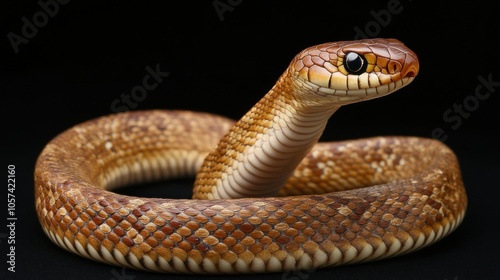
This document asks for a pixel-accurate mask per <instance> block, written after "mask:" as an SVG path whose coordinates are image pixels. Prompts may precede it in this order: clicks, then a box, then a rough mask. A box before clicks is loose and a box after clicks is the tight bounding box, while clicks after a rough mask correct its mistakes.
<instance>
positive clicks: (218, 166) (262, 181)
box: [193, 73, 339, 199]
mask: <svg viewBox="0 0 500 280" xmlns="http://www.w3.org/2000/svg"><path fill="white" fill-rule="evenodd" d="M297 88H298V87H296V86H295V85H293V84H292V83H291V81H290V80H289V79H288V77H287V73H285V74H284V75H283V76H282V77H281V78H280V80H279V81H278V83H276V85H275V86H274V87H273V88H272V89H271V90H270V91H269V92H268V93H267V94H266V95H265V96H264V97H263V98H262V99H261V100H260V101H259V102H258V103H257V104H256V105H255V106H254V107H252V109H250V111H248V112H247V113H246V114H245V115H244V116H243V117H242V118H241V119H240V120H239V121H238V122H237V123H236V124H235V125H234V126H233V127H232V128H231V129H230V131H229V132H228V133H227V134H226V135H225V136H224V137H223V138H222V139H221V140H220V142H219V144H218V145H217V147H216V148H215V149H214V150H213V151H212V152H211V153H210V154H209V155H208V156H207V157H206V158H205V161H204V163H203V164H202V166H201V168H200V170H199V172H198V174H197V176H196V180H195V186H194V188H195V191H194V193H195V195H194V196H193V198H197V199H217V198H241V197H265V196H274V195H276V194H277V193H278V191H279V190H280V189H281V187H282V186H283V185H284V183H285V182H286V180H287V179H288V178H289V177H290V176H291V175H292V173H293V171H294V170H295V168H296V167H297V165H298V164H299V163H300V161H301V160H302V159H303V158H304V156H306V154H307V153H308V152H309V151H310V150H311V149H312V147H313V146H314V145H315V144H316V143H317V142H318V140H319V138H320V136H321V134H322V133H323V131H324V129H325V126H326V123H327V121H328V119H329V118H330V116H331V115H332V114H333V113H334V112H335V111H336V110H337V109H338V108H339V106H332V105H330V106H328V107H326V106H317V105H316V106H304V105H303V104H304V102H296V100H297V96H296V94H298V92H295V91H296V90H297Z"/></svg>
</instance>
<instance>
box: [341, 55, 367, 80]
mask: <svg viewBox="0 0 500 280" xmlns="http://www.w3.org/2000/svg"><path fill="white" fill-rule="evenodd" d="M344 66H345V69H346V70H347V72H348V73H349V74H353V75H359V74H361V73H363V72H365V71H366V67H367V66H368V63H367V62H366V59H365V58H364V57H363V56H362V55H360V54H357V53H354V52H350V53H347V54H346V55H345V58H344Z"/></svg>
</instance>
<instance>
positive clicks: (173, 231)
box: [35, 39, 466, 273]
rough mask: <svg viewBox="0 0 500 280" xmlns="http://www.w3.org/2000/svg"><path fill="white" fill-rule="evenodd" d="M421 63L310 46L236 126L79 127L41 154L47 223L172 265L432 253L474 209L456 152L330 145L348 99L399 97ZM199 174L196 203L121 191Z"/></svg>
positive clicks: (39, 193)
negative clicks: (326, 136) (326, 138)
mask: <svg viewBox="0 0 500 280" xmlns="http://www.w3.org/2000/svg"><path fill="white" fill-rule="evenodd" d="M418 69H419V65H418V60H417V57H416V55H415V54H414V53H413V52H412V51H411V50H409V49H408V48H407V47H406V46H404V45H403V44H402V43H401V42H399V41H397V40H395V39H370V40H361V41H344V42H335V43H326V44H321V45H317V46H314V47H310V48H307V49H305V50H304V51H302V52H301V53H299V54H298V55H297V56H296V57H295V58H294V59H293V60H292V62H291V64H290V66H289V67H288V69H287V70H286V71H285V72H284V73H283V75H282V76H281V77H280V78H279V80H278V81H277V83H276V84H275V86H274V87H273V88H272V89H271V90H270V91H269V93H267V95H265V96H264V97H263V98H262V99H261V100H260V101H259V102H258V103H257V104H256V105H255V106H254V107H253V108H252V109H251V110H250V111H249V112H248V113H247V114H246V115H245V116H243V118H242V119H241V120H239V121H238V122H236V123H235V122H233V121H232V120H228V119H225V118H223V117H219V116H215V115H211V114H206V113H195V112H190V111H160V110H157V111H155V110H153V111H137V112H128V113H120V114H115V115H110V116H105V117H101V118H98V119H94V120H90V121H87V122H85V123H83V124H79V125H77V126H75V127H73V128H71V129H69V130H67V131H66V132H64V133H62V134H60V135H59V136H57V137H56V138H54V139H53V140H52V141H51V142H50V143H49V144H47V146H46V147H45V149H44V150H43V151H42V153H41V155H40V156H39V159H38V161H37V164H36V170H35V203H36V210H37V214H38V218H39V220H40V223H41V225H42V228H43V230H44V231H45V233H46V234H47V235H48V237H49V238H50V239H51V240H52V241H53V242H55V243H56V244H57V245H59V246H61V247H62V248H64V249H66V250H69V251H71V252H74V253H76V254H79V255H82V256H84V257H87V258H91V259H94V260H97V261H101V262H105V263H109V264H114V265H120V266H125V267H129V268H135V269H142V270H149V271H158V272H180V273H250V272H273V271H283V270H291V269H310V268H316V267H327V266H335V265H341V264H348V263H355V262H361V261H370V260H378V259H382V258H387V257H391V256H395V255H399V254H402V253H407V252H411V251H414V250H416V249H419V248H422V247H423V246H426V245H429V244H431V243H433V242H435V241H437V240H439V239H441V238H442V237H444V236H446V235H447V234H449V233H450V232H451V231H453V230H454V229H455V228H456V227H457V226H458V225H459V224H460V222H461V221H462V219H463V217H464V214H465V209H466V194H465V190H464V187H463V184H462V180H461V175H460V169H459V166H458V163H457V159H456V156H455V155H454V154H453V152H452V151H451V150H450V149H449V148H448V147H446V146H445V145H444V144H442V143H440V142H438V141H435V140H431V139H424V138H417V137H375V138H369V139H359V140H354V141H344V142H336V143H318V144H317V141H318V139H319V137H320V135H321V133H322V132H323V129H324V127H325V125H326V122H327V120H328V118H329V117H330V116H331V115H332V114H333V113H334V112H335V111H336V110H337V109H338V108H339V107H340V106H342V105H346V104H350V103H354V102H358V101H362V100H368V99H372V98H376V97H380V96H384V95H387V94H389V93H391V92H393V91H395V90H397V89H399V88H401V87H403V86H405V85H407V84H408V83H410V82H411V81H412V80H413V79H414V77H415V76H416V75H417V73H418ZM194 174H197V175H196V179H195V184H194V192H193V199H159V198H141V197H130V196H124V195H119V194H116V193H113V192H111V191H110V189H112V188H114V187H118V186H122V185H125V184H132V183H139V182H143V181H149V180H157V179H165V178H172V177H178V176H186V175H194Z"/></svg>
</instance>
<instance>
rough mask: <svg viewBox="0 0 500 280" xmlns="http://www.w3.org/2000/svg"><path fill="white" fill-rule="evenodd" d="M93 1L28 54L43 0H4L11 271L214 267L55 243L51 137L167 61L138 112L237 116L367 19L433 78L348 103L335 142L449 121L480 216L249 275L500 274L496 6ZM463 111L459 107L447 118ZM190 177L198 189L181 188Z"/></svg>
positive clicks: (39, 273)
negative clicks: (291, 269) (125, 260)
mask: <svg viewBox="0 0 500 280" xmlns="http://www.w3.org/2000/svg"><path fill="white" fill-rule="evenodd" d="M42 1H44V0H42ZM45 2H47V1H45ZM45 2H44V3H45ZM87 2H88V1H69V3H67V4H64V5H62V4H60V5H59V10H58V11H57V13H54V15H53V17H48V20H47V22H45V23H44V22H42V23H41V24H39V25H40V27H39V28H38V30H37V32H36V34H34V35H33V36H32V38H29V39H28V40H27V42H26V43H21V44H20V45H19V46H18V52H17V53H16V52H15V50H14V47H13V45H12V44H11V42H10V41H9V35H8V34H10V36H11V37H12V34H13V33H15V34H17V35H20V36H21V35H22V28H23V25H24V22H23V21H22V18H23V17H26V18H27V19H28V20H29V21H30V22H33V15H35V14H37V12H39V11H41V10H42V8H41V6H40V5H39V4H37V3H36V1H15V2H14V1H10V3H9V2H7V1H4V2H3V5H2V6H5V7H2V8H1V17H0V18H1V22H0V35H1V36H0V46H1V48H2V49H1V54H0V55H1V56H0V59H2V61H1V63H0V71H1V73H0V93H1V99H2V100H1V102H2V106H3V108H4V109H3V110H2V114H3V115H4V116H3V118H2V131H3V137H2V156H1V160H2V167H3V168H4V169H5V171H4V172H5V173H4V174H5V175H4V176H5V177H7V172H6V171H7V166H8V165H9V164H12V165H15V166H16V192H15V194H16V217H17V218H18V221H17V222H16V231H15V237H16V239H15V240H16V251H15V253H16V272H15V273H11V272H8V271H7V267H8V266H7V263H6V259H7V257H6V254H7V253H8V251H9V250H8V246H9V245H8V242H7V241H8V239H7V236H8V230H7V228H6V224H7V221H6V218H4V217H5V215H6V212H7V202H6V196H7V182H6V181H7V180H5V181H4V187H3V189H4V190H3V193H4V194H3V195H0V196H1V197H4V198H3V199H2V200H3V202H1V203H0V206H1V207H2V208H3V209H1V211H0V213H2V214H1V215H0V218H1V219H0V224H5V226H1V227H0V253H1V255H0V260H1V262H0V263H1V264H0V275H7V279H11V278H12V279H68V278H73V279H87V278H90V279H130V280H131V279H137V280H139V279H146V278H147V279H160V278H161V279H163V277H169V279H198V278H200V277H199V276H189V275H169V276H165V275H160V274H153V273H145V272H139V271H133V270H122V269H120V268H116V267H112V266H108V265H104V264H100V263H96V262H93V261H90V260H86V259H83V258H80V257H78V256H75V255H73V254H70V253H67V252H66V251H64V250H62V249H59V248H58V247H57V246H55V245H54V244H52V243H51V241H50V240H49V239H48V238H47V237H46V236H45V235H44V233H43V231H42V230H41V228H40V226H39V224H38V221H37V219H36V215H35V211H34V202H33V201H34V200H33V175H32V174H33V169H34V164H35V160H36V157H37V155H38V154H39V153H40V151H41V150H42V148H43V147H44V145H45V144H46V143H47V142H48V141H49V140H50V139H51V138H53V137H54V136H55V135H57V134H58V133H60V132H62V131H63V130H65V129H67V128H69V127H71V126H72V125H75V124H77V123H80V122H82V121H85V120H88V119H91V118H95V117H98V116H101V115H106V114H110V113H113V111H112V109H111V104H112V102H113V101H114V100H116V99H120V96H121V95H122V94H129V95H130V93H131V90H132V88H134V87H135V86H138V85H142V79H143V77H144V76H145V75H146V74H147V72H146V70H145V68H146V67H147V66H150V67H152V68H155V67H156V65H159V68H160V70H161V71H162V72H168V73H169V75H168V77H165V78H164V80H163V81H162V82H161V83H160V84H159V86H158V87H157V88H156V89H154V90H152V91H149V92H148V93H147V96H146V97H145V98H144V100H142V101H140V102H137V103H138V104H137V107H136V108H134V110H147V109H156V108H161V109H189V110H197V111H207V112H212V113H216V114H221V115H225V116H228V117H231V118H238V117H239V116H241V115H243V114H244V113H245V112H246V111H247V110H248V109H249V108H250V107H251V106H252V105H253V104H254V103H255V102H256V101H257V100H258V99H260V97H262V96H263V95H264V94H265V93H266V92H267V90H268V89H269V88H270V87H271V86H272V85H273V84H274V82H275V81H276V79H277V78H278V77H279V75H280V74H281V73H282V72H283V71H284V70H285V68H286V67H287V66H288V63H289V61H290V60H291V59H292V57H293V56H294V55H295V54H296V53H298V52H299V51H300V50H302V49H303V48H305V47H308V46H311V45H315V44H319V43H323V42H328V41H338V40H351V39H353V38H354V37H355V36H356V31H355V30H356V28H359V29H360V30H364V31H365V33H367V34H368V35H370V36H375V37H394V38H398V39H400V40H401V41H403V42H404V43H405V44H406V45H407V46H409V47H410V48H412V49H413V50H414V51H415V52H416V53H417V54H418V56H419V58H420V63H421V69H420V74H419V76H418V77H417V78H416V80H415V81H414V82H413V83H412V84H411V85H410V86H408V87H406V88H404V89H403V90H401V91H399V92H398V93H396V94H393V95H391V96H388V97H384V98H381V99H376V100H373V101H370V102H365V103H360V104H356V105H351V106H347V107H345V108H341V110H339V111H338V112H337V113H336V114H335V116H334V117H333V118H332V120H331V121H330V123H329V125H328V128H327V131H326V132H325V135H324V137H323V138H324V140H339V139H350V138H358V137H367V136H374V135H417V136H423V137H432V133H433V131H435V129H441V131H443V132H444V133H445V134H446V136H447V138H446V139H445V140H444V142H445V143H446V144H448V145H449V146H450V147H451V148H452V149H454V150H455V152H456V153H457V155H458V157H459V160H460V162H461V167H462V171H463V178H464V181H465V184H466V188H467V190H468V194H469V209H468V213H467V215H466V218H465V220H464V222H463V224H462V225H461V226H460V227H459V228H458V229H457V231H456V232H454V233H453V234H451V235H450V236H449V237H447V238H446V239H444V240H442V241H440V242H438V243H437V244H435V245H433V246H431V247H429V248H426V249H423V250H421V251H418V252H415V253H412V254H410V255H406V256H402V257H398V258H394V259H389V260H385V261H379V262H374V263H367V264H361V265H353V266H346V267H339V268H331V269H321V270H317V271H314V272H307V273H302V274H282V273H276V274H263V275H260V276H255V275H250V276H248V275H238V276H237V277H238V278H239V279H254V278H255V277H259V278H263V279H325V278H327V277H328V278H331V279H361V278H363V279H438V280H446V279H448V280H452V279H453V280H455V279H457V280H463V279H495V278H496V279H498V278H500V269H499V267H498V264H499V263H500V262H499V259H500V258H499V257H498V252H499V251H500V241H499V238H498V232H499V230H500V226H499V225H498V215H499V214H500V211H499V210H498V204H499V203H498V197H499V195H500V192H499V190H498V188H499V187H500V184H499V183H500V180H499V179H498V176H499V171H500V169H499V167H500V164H499V163H498V157H499V156H500V148H499V144H498V139H499V138H498V137H497V136H496V135H495V132H498V130H499V123H500V117H499V114H498V113H497V112H498V105H499V100H500V98H499V97H498V93H499V92H500V86H499V85H496V84H495V85H494V86H492V87H490V90H489V91H488V90H487V88H486V87H484V86H483V88H482V89H481V91H480V93H482V94H483V95H481V96H480V97H481V99H478V97H476V96H475V92H476V88H477V87H478V86H480V85H481V82H480V78H479V77H483V78H484V79H488V77H489V78H490V80H493V81H498V82H500V71H499V70H498V63H499V62H500V59H499V58H498V56H499V48H498V43H497V42H496V40H497V38H498V34H500V24H499V22H498V20H497V18H498V11H497V8H494V7H493V6H492V5H493V4H491V3H493V2H488V4H484V3H482V2H481V1H453V2H451V1H447V2H445V1H439V2H438V1H436V2H432V3H431V2H426V3H422V1H410V0H400V1H396V0H387V1H378V2H375V1H370V2H364V1H302V2H301V1H282V2H273V3H269V2H264V1H227V0H218V1H203V2H202V1H199V2H195V1H186V2H185V3H184V4H180V3H179V2H181V1H175V2H174V1H170V2H171V3H170V2H169V3H167V1H154V2H153V1H148V2H147V3H140V2H139V1H136V2H134V3H130V2H131V1H129V2H127V3H123V2H124V1H122V2H120V1H107V2H106V3H100V2H96V3H87ZM6 3H8V4H6ZM174 3H175V4H174ZM214 3H215V4H218V5H219V8H220V9H223V7H222V6H223V5H224V4H225V5H230V6H228V7H230V9H229V10H226V11H224V12H222V11H219V13H218V12H217V9H216V8H215V7H214ZM398 3H399V4H398ZM388 5H395V6H396V7H397V8H392V11H393V12H394V13H392V14H390V13H389V12H388V11H389V10H388ZM394 9H396V11H395V10H394ZM38 14H40V13H38ZM388 15H390V17H389V16H388ZM377 17H379V23H377V21H376V18H377ZM38 20H39V21H40V20H42V21H43V18H41V17H40V18H38ZM367 27H368V31H367V30H366V28H367ZM11 32H12V33H11ZM498 82H496V83H498ZM488 92H490V93H489V94H488ZM464 102H465V104H464ZM457 106H462V108H463V112H462V113H461V114H460V113H457V112H454V110H457ZM448 110H452V112H451V113H450V114H449V115H448V118H446V117H444V114H445V113H446V112H447V111H448ZM190 183H191V181H189V180H186V181H176V182H174V183H163V184H161V185H167V186H170V187H173V188H170V190H168V189H166V190H163V189H161V190H158V188H154V187H155V186H157V185H154V186H153V187H151V186H148V188H146V189H145V190H137V189H134V190H132V191H131V192H137V193H138V194H144V195H146V194H148V192H151V193H153V194H155V195H162V196H174V197H176V196H183V195H188V194H189V188H190ZM180 186H182V187H183V188H186V190H187V191H185V192H182V191H180V192H177V190H178V189H179V187H180ZM0 194H1V192H0ZM125 276H126V277H125ZM204 277H206V278H210V279H220V278H224V279H231V278H235V276H226V277H222V276H217V277H215V276H204ZM1 278H2V279H5V278H4V277H3V276H1Z"/></svg>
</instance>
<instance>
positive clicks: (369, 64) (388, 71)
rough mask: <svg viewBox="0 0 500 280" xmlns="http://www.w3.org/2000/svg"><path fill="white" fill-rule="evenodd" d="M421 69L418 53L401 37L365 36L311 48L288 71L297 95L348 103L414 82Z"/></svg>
mask: <svg viewBox="0 0 500 280" xmlns="http://www.w3.org/2000/svg"><path fill="white" fill-rule="evenodd" d="M418 69H419V63H418V58H417V56H416V54H415V53H414V52H413V51H412V50H410V49H409V48H408V47H406V46H405V45H404V44H403V43H401V42H400V41H398V40H396V39H365V40H358V41H341V42H335V43H325V44H321V45H317V46H313V47H310V48H307V49H305V50H303V51H302V52H300V53H299V54H298V55H297V56H296V57H295V58H294V59H293V60H292V62H291V64H290V67H289V68H288V74H289V75H291V76H292V77H293V78H292V81H293V82H294V83H296V84H297V85H298V87H297V88H298V89H299V90H297V92H296V96H298V97H302V98H303V99H306V100H308V101H311V102H315V103H316V102H320V103H322V104H324V103H325V97H326V99H327V100H330V101H331V102H333V103H335V104H337V105H345V104H349V103H354V102H359V101H363V100H368V99H373V98H377V97H381V96H385V95H387V94H389V93H392V92H394V91H396V90H398V89H400V88H402V87H404V86H406V85H408V84H409V83H410V82H412V81H413V79H414V78H415V76H416V75H417V74H418ZM311 93H313V94H311Z"/></svg>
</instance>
